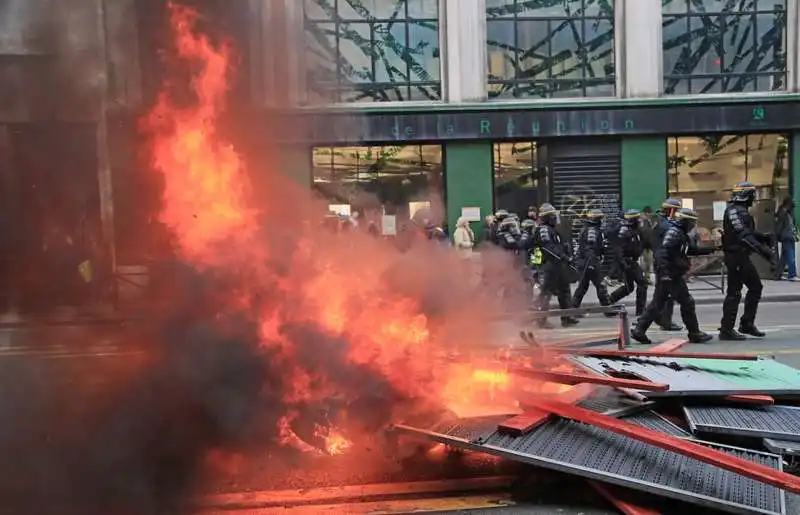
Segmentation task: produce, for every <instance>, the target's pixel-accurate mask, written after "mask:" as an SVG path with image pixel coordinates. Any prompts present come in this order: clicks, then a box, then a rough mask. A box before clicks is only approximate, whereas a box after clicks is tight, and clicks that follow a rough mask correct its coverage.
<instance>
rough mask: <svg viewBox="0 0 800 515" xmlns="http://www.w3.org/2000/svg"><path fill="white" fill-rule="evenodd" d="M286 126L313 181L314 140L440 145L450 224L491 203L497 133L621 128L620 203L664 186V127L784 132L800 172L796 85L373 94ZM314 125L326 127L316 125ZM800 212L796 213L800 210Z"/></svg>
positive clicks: (592, 132) (667, 131)
mask: <svg viewBox="0 0 800 515" xmlns="http://www.w3.org/2000/svg"><path fill="white" fill-rule="evenodd" d="M678 110H679V111H678ZM687 113H688V114H692V116H689V115H688V114H687ZM284 114H285V112H284ZM298 114H299V115H300V116H298ZM312 126H313V127H312ZM285 127H286V130H285V131H283V135H284V136H286V137H287V138H288V139H290V140H291V141H293V142H295V143H299V141H302V142H303V144H301V145H299V146H302V147H304V148H306V149H307V150H306V151H307V156H308V157H306V158H305V159H302V158H299V156H297V155H296V154H295V156H294V157H293V158H292V159H290V161H291V168H292V171H291V175H292V176H294V177H296V178H298V179H299V182H308V183H310V182H311V177H310V174H311V166H310V164H311V163H310V161H311V157H310V153H311V150H310V149H311V148H312V147H313V146H317V145H319V146H322V145H325V146H349V145H379V144H382V145H387V144H388V145H398V144H415V143H416V144H420V143H425V144H440V145H442V154H443V168H444V174H445V203H446V211H447V219H448V225H449V229H450V231H451V232H452V231H453V230H454V228H455V222H456V220H457V219H458V217H459V216H460V215H461V210H462V209H463V208H465V207H468V208H469V207H472V208H475V207H477V208H480V211H481V216H482V217H483V216H486V215H488V214H490V213H491V212H492V210H493V209H494V208H495V206H494V205H493V202H494V192H493V151H492V145H493V143H496V142H500V141H515V140H517V141H519V140H537V139H540V138H548V139H549V138H553V137H557V138H562V137H563V138H566V139H570V138H571V137H572V136H584V137H598V138H604V137H616V138H619V141H620V145H621V155H620V157H621V192H620V194H621V200H622V208H623V209H631V208H636V209H641V208H642V207H644V206H646V205H649V206H652V207H654V208H656V207H657V206H659V205H660V204H661V202H662V201H663V199H664V198H665V197H666V195H667V160H668V155H667V154H668V152H667V141H668V138H669V137H670V136H676V135H687V136H688V135H698V134H714V133H716V134H737V133H738V134H741V133H758V132H782V133H789V134H791V137H790V149H789V152H790V158H791V165H790V170H791V174H790V177H789V181H790V191H791V192H792V193H793V196H794V197H795V198H798V197H800V181H797V180H795V178H796V177H798V175H797V174H799V173H800V156H798V155H797V153H798V152H800V95H796V94H784V95H772V96H769V97H764V96H752V95H742V96H732V97H728V98H702V97H693V98H682V99H681V98H657V99H626V100H623V99H602V100H587V101H582V102H580V103H577V102H568V101H567V102H509V103H506V102H503V103H470V104H447V103H431V104H426V105H424V106H420V105H419V104H409V105H408V106H398V105H396V104H395V105H388V106H387V105H376V104H370V105H365V106H346V107H332V108H326V109H318V108H317V109H301V110H294V111H292V112H291V113H290V114H289V117H288V118H287V119H286V124H285ZM319 127H321V131H322V132H319V133H318V132H317V129H318V128H319ZM331 134H333V136H331ZM293 148H294V149H297V148H298V145H293ZM293 152H296V150H295V151H293ZM287 164H288V163H287ZM305 167H307V168H305ZM301 168H303V169H302V170H301ZM306 178H307V180H306ZM796 216H797V217H798V221H800V215H798V213H796ZM482 224H483V221H482V220H481V221H480V222H478V223H476V224H474V225H473V227H475V229H476V233H478V234H479V231H480V228H481V227H482Z"/></svg>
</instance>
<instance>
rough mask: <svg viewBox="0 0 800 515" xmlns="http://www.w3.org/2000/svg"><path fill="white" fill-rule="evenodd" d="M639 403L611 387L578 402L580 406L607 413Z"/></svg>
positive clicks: (637, 405) (630, 407)
mask: <svg viewBox="0 0 800 515" xmlns="http://www.w3.org/2000/svg"><path fill="white" fill-rule="evenodd" d="M641 405H642V402H641V401H637V400H635V399H632V398H630V397H629V396H627V395H625V394H623V393H621V392H620V391H619V390H615V389H613V388H607V389H603V390H602V391H601V393H599V394H597V395H593V396H592V397H589V398H588V399H584V400H582V401H580V402H579V403H578V406H580V407H581V408H584V409H588V410H592V411H595V412H597V413H609V414H616V413H623V412H625V411H627V410H633V409H636V408H637V407H639V406H641Z"/></svg>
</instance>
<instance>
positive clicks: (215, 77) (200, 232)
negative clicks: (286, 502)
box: [144, 4, 516, 455]
mask: <svg viewBox="0 0 800 515" xmlns="http://www.w3.org/2000/svg"><path fill="white" fill-rule="evenodd" d="M169 15H170V20H171V26H172V29H173V33H174V46H175V50H176V54H177V56H178V57H179V58H180V59H181V60H182V61H184V62H185V63H186V64H188V65H189V66H191V69H192V70H193V79H192V82H191V84H190V88H191V92H192V93H193V97H194V102H192V103H191V104H190V105H188V106H187V105H186V103H185V102H180V103H179V102H178V101H176V100H175V99H174V98H173V95H172V92H171V90H170V89H169V88H165V89H164V91H163V92H162V94H161V95H160V96H159V98H158V102H157V104H156V105H155V107H154V108H153V109H152V111H151V112H150V113H149V115H148V116H147V118H146V119H145V120H144V127H145V130H146V132H147V134H148V135H149V136H150V140H151V143H152V145H151V149H152V153H151V165H152V167H153V168H154V169H155V170H156V171H158V172H159V173H160V174H162V175H163V183H164V194H163V208H162V211H161V221H162V222H163V223H164V224H165V225H166V226H167V227H168V228H169V229H170V230H171V231H172V232H173V233H174V236H175V239H176V241H177V247H178V251H179V254H180V256H181V259H182V260H183V261H185V262H187V263H189V264H191V265H192V266H193V267H195V268H197V269H198V270H218V271H220V272H224V273H228V274H230V273H231V271H235V272H236V274H235V277H238V278H239V279H240V281H239V282H237V283H236V284H235V287H233V288H232V289H231V290H230V292H229V295H230V298H229V299H227V304H228V305H230V306H231V309H235V308H236V307H237V306H250V307H252V306H254V305H257V306H258V307H257V308H256V309H257V315H256V316H257V317H258V319H259V320H258V321H257V322H258V324H259V327H260V332H261V341H262V345H263V346H264V348H268V349H269V350H270V351H274V352H275V354H274V356H276V357H275V358H274V359H275V360H277V361H278V362H279V363H280V366H278V367H276V368H278V369H279V370H281V371H282V372H281V373H282V374H283V375H284V376H285V377H283V378H282V379H283V382H284V384H286V385H289V386H288V387H287V388H285V391H284V392H283V393H282V395H283V403H284V406H285V413H284V414H283V415H282V416H281V417H280V419H279V421H278V426H279V427H277V428H276V434H277V435H278V440H279V442H280V443H282V444H284V445H288V446H292V447H295V448H297V449H300V450H304V451H311V452H319V453H322V454H328V455H338V454H342V453H345V452H346V451H347V450H348V449H350V448H351V446H352V443H351V442H350V439H351V438H353V437H354V436H353V435H349V434H346V432H347V426H346V422H347V419H348V414H347V409H346V408H347V406H349V404H350V403H351V402H352V401H353V400H354V398H355V397H357V396H358V395H363V394H364V393H366V394H368V395H374V396H376V397H378V398H382V399H385V402H384V403H383V404H385V405H389V406H390V407H391V403H392V402H393V400H392V399H394V398H401V399H406V400H408V399H412V400H416V401H420V402H425V403H426V404H436V405H443V406H448V407H451V408H453V409H454V410H455V411H458V412H460V413H463V412H464V411H465V410H467V409H473V408H474V407H475V406H480V405H484V406H486V405H492V406H501V407H502V408H501V409H502V410H504V411H506V412H507V411H511V410H515V409H516V402H515V400H514V395H513V394H514V388H513V387H512V386H513V385H512V384H511V377H510V376H509V374H507V373H506V372H505V371H504V370H503V367H502V366H501V365H498V364H492V363H489V362H487V363H486V364H485V366H484V365H483V364H481V363H479V362H478V361H476V360H477V359H478V358H474V357H469V358H466V359H465V358H464V356H463V353H462V354H461V359H454V357H453V356H454V353H455V350H456V347H457V346H456V345H455V344H453V342H448V341H442V338H443V337H442V336H441V334H444V333H437V331H436V330H435V329H436V328H435V324H434V323H433V321H432V320H431V319H430V317H429V316H426V314H425V313H424V312H423V309H422V307H421V301H420V299H418V298H415V297H414V296H413V295H410V294H408V293H403V292H401V291H396V289H393V288H392V287H390V286H389V285H388V284H387V281H386V280H385V279H384V278H385V274H386V271H387V269H388V263H389V262H390V261H391V259H392V256H393V255H394V254H393V251H391V250H390V249H385V248H382V247H381V243H380V242H374V241H372V240H369V239H368V237H366V236H360V235H358V234H354V235H348V237H347V238H348V243H347V245H346V246H345V245H342V244H341V243H340V241H339V240H336V238H335V237H334V236H331V235H327V234H320V231H314V230H313V229H311V230H308V227H307V226H302V227H301V226H300V225H297V226H296V230H292V231H289V233H290V234H291V241H289V242H286V239H287V238H286V235H285V234H281V237H280V241H281V242H282V243H281V244H280V245H276V243H275V242H276V238H274V237H269V235H268V233H269V232H270V230H273V229H275V225H278V224H280V223H283V221H280V222H276V221H274V220H275V218H274V217H272V214H274V213H270V206H269V204H268V203H267V204H266V205H265V204H264V203H263V200H264V198H266V199H269V198H270V197H272V198H277V197H279V196H280V195H281V193H280V192H278V191H273V192H267V193H263V192H254V190H255V186H254V184H253V183H252V182H251V179H250V175H249V174H248V169H247V165H246V160H245V159H244V157H243V155H242V154H240V153H239V152H237V150H236V149H235V148H234V146H233V145H232V144H231V143H230V142H227V141H225V140H224V138H223V136H222V135H221V131H220V130H219V121H220V116H221V115H222V114H223V112H224V109H225V103H226V97H227V93H228V87H229V83H230V80H231V74H232V71H233V70H232V66H231V56H232V50H231V48H230V47H229V46H227V45H224V44H215V43H214V42H212V40H211V39H210V38H209V37H208V36H206V35H204V34H202V33H200V32H199V31H198V30H197V28H196V22H197V15H196V13H195V12H193V11H192V10H190V9H188V8H185V7H182V6H179V5H175V4H171V5H170V12H169ZM267 172H269V173H270V174H271V176H272V177H273V179H274V180H273V182H272V184H281V183H280V171H279V170H268V171H267ZM286 187H287V188H289V187H290V186H289V183H288V181H287V183H286ZM259 193H260V194H259ZM307 197H308V199H307V205H305V206H302V208H301V209H299V210H298V211H308V212H310V215H309V216H308V218H309V219H313V218H314V217H319V218H320V219H321V215H322V213H324V210H321V209H319V208H320V207H321V206H320V205H318V204H316V203H315V201H313V200H312V197H311V193H310V192H308V193H307ZM256 198H258V199H259V201H256V200H255V199H256ZM312 223H313V222H312ZM303 227H306V229H303ZM312 227H313V226H312ZM362 240H363V241H362ZM276 263H278V264H280V265H281V266H276ZM417 264H418V268H427V267H430V266H431V265H430V263H422V262H420V263H417ZM435 266H439V268H440V269H441V270H439V271H437V273H451V272H449V270H450V269H452V268H453V267H449V266H447V265H446V264H442V265H435ZM265 296H267V297H268V299H269V300H267V301H263V298H264V297H265ZM254 299H262V302H260V303H258V302H255V301H254ZM459 315H461V319H462V320H463V319H464V318H467V317H464V316H463V313H459ZM446 316H447V314H446V313H445V315H443V317H445V318H446ZM471 318H472V319H473V320H472V323H476V324H480V323H482V320H483V319H482V317H481V316H476V317H471ZM309 328H311V329H309ZM464 332H465V333H468V332H469V329H467V330H465V331H464ZM309 339H312V340H313V341H314V343H313V346H309V345H308V343H307V340H309ZM332 355H335V356H340V357H341V362H337V361H336V360H335V359H329V358H328V357H327V356H332ZM337 359H338V358H337ZM380 383H385V385H381V384H380ZM386 386H388V387H390V389H391V391H390V392H387V391H385V387H386ZM381 388H384V390H382V389H381ZM331 403H333V404H336V405H341V406H344V407H345V409H344V414H341V413H338V414H329V413H326V414H325V415H324V416H320V417H319V420H317V421H316V422H315V425H314V428H313V430H312V431H311V432H310V433H309V434H308V435H303V437H302V438H300V437H299V436H298V434H297V430H296V429H293V427H294V424H295V422H296V420H297V418H298V417H300V416H301V413H303V412H304V410H305V408H306V407H308V406H326V405H329V404H331ZM383 407H384V408H385V407H386V406H383ZM465 407H467V408H465Z"/></svg>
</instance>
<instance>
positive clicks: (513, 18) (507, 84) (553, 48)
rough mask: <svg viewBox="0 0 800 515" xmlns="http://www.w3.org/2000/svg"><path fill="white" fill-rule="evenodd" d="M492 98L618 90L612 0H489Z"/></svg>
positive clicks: (592, 94)
mask: <svg viewBox="0 0 800 515" xmlns="http://www.w3.org/2000/svg"><path fill="white" fill-rule="evenodd" d="M486 17H487V20H486V33H487V43H486V44H487V50H488V66H489V81H488V82H489V96H490V98H532V97H533V98H551V97H598V96H614V73H615V70H614V7H613V0H559V1H558V2H553V1H534V2H531V1H527V0H487V2H486Z"/></svg>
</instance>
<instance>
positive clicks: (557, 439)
mask: <svg viewBox="0 0 800 515" xmlns="http://www.w3.org/2000/svg"><path fill="white" fill-rule="evenodd" d="M630 421H631V422H634V423H635V419H632V420H630ZM450 425H452V424H450ZM489 427H490V425H489V421H488V420H487V419H482V420H469V419H465V420H461V421H459V424H458V427H457V428H456V429H455V430H456V434H469V435H475V434H485V436H483V437H481V438H479V439H477V440H473V441H470V440H467V439H464V438H460V437H458V436H454V435H452V434H449V433H448V432H447V427H446V426H442V425H440V426H434V427H430V428H418V427H410V426H398V427H397V429H398V431H401V432H406V433H412V434H417V435H420V436H424V437H426V438H429V439H431V440H434V441H438V442H444V443H447V444H449V445H452V446H457V447H462V448H465V449H471V450H474V451H478V452H485V453H487V454H493V455H497V456H501V457H504V458H507V459H511V460H516V461H521V462H525V463H530V464H533V465H537V466H541V467H544V468H549V469H553V470H558V471H562V472H566V473H571V474H576V475H579V476H583V477H588V478H593V479H599V480H602V481H606V482H609V483H613V484H617V485H620V486H626V487H629V488H633V489H637V490H641V491H646V492H652V493H656V494H658V495H662V496H664V497H669V498H673V499H678V500H683V501H687V502H691V503H694V504H698V505H703V506H707V507H711V508H717V509H720V510H723V511H727V512H730V513H763V514H782V515H783V514H785V512H786V510H785V496H784V492H783V491H782V490H780V489H778V488H775V487H772V486H768V485H765V484H763V483H759V482H757V481H754V480H752V479H748V478H745V477H742V476H739V475H736V474H733V473H731V472H728V471H726V470H723V469H720V468H718V467H714V466H711V465H707V464H705V463H702V462H699V461H697V460H694V459H692V458H688V457H685V456H683V455H680V454H677V453H674V452H669V451H665V450H663V449H660V448H658V447H655V446H652V445H648V444H645V443H642V442H639V441H637V440H634V439H631V438H627V437H623V436H620V435H617V434H615V433H612V432H609V431H605V430H602V429H599V428H596V427H592V426H588V425H585V424H581V423H578V422H573V421H567V420H563V419H557V420H554V421H551V422H548V423H546V424H544V425H542V426H541V427H539V428H537V429H535V430H534V431H533V432H531V433H529V434H527V435H525V436H521V437H514V436H510V435H507V434H504V433H500V432H497V431H491V432H489V433H486V431H487V429H488V428H489ZM706 445H708V446H709V447H712V448H716V449H719V450H721V451H723V452H726V453H728V454H731V455H734V456H737V457H739V458H742V459H746V460H749V461H753V462H756V463H760V464H762V465H766V466H768V467H771V468H774V469H777V470H781V469H782V462H781V459H780V457H779V456H776V455H773V454H766V453H760V452H755V451H750V450H745V449H737V448H733V447H726V446H719V445H713V444H706Z"/></svg>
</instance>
